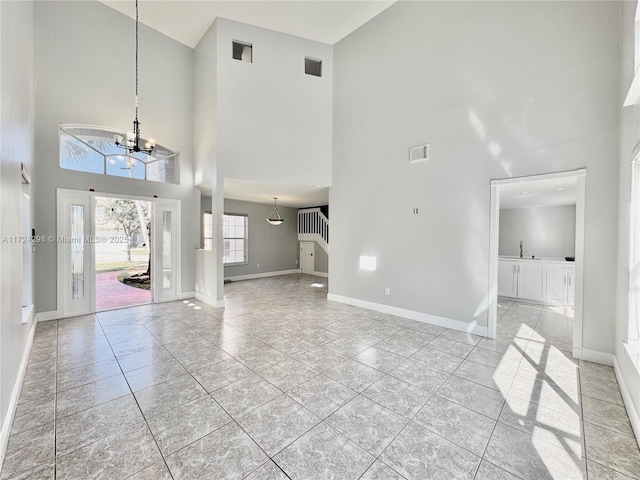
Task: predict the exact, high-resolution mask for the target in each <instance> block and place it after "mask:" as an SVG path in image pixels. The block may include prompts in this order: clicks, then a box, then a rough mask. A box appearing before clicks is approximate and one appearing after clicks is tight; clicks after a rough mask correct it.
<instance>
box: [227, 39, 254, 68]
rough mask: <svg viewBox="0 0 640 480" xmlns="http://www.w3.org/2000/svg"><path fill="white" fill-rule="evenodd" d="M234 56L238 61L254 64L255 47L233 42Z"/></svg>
mask: <svg viewBox="0 0 640 480" xmlns="http://www.w3.org/2000/svg"><path fill="white" fill-rule="evenodd" d="M232 44H233V49H232V55H233V58H235V59H236V60H240V61H241V62H248V63H253V45H251V44H250V43H245V42H238V41H236V40H233V42H232Z"/></svg>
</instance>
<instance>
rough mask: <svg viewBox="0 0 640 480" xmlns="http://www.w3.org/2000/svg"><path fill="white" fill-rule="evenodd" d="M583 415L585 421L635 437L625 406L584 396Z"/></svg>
mask: <svg viewBox="0 0 640 480" xmlns="http://www.w3.org/2000/svg"><path fill="white" fill-rule="evenodd" d="M582 415H583V419H584V421H585V422H589V423H593V424H594V425H597V426H599V427H602V428H606V429H608V430H613V431H615V432H618V433H622V434H624V435H627V436H630V437H633V436H634V434H633V430H632V429H631V423H629V417H628V416H627V411H626V409H625V408H624V407H621V406H619V405H616V404H613V403H608V402H604V401H602V400H598V399H595V398H592V397H587V396H584V397H582Z"/></svg>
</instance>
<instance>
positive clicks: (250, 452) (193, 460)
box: [167, 422, 268, 480]
mask: <svg viewBox="0 0 640 480" xmlns="http://www.w3.org/2000/svg"><path fill="white" fill-rule="evenodd" d="M267 460H268V457H267V456H266V455H265V454H264V452H263V451H262V450H261V449H260V447H258V446H257V445H256V444H255V443H254V442H253V441H252V440H251V438H249V436H248V435H247V434H246V433H244V432H243V431H242V429H241V428H240V427H239V426H238V425H237V424H236V423H235V422H232V423H229V424H228V425H226V426H224V427H222V428H221V429H219V430H216V431H215V432H213V433H211V434H209V435H207V436H206V437H204V438H201V439H200V440H197V441H195V442H194V443H192V444H191V445H189V446H187V447H185V448H183V449H182V450H179V451H177V452H176V453H174V454H173V455H170V456H169V457H168V458H167V464H168V465H169V470H170V471H171V474H172V475H173V478H174V480H210V479H214V478H215V479H218V478H220V479H222V478H224V479H225V480H235V479H241V478H244V477H246V476H247V475H248V474H249V473H251V472H252V471H254V470H255V469H256V468H258V467H259V466H261V465H262V464H263V463H265V462H266V461H267Z"/></svg>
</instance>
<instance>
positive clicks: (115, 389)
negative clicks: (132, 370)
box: [56, 374, 131, 419]
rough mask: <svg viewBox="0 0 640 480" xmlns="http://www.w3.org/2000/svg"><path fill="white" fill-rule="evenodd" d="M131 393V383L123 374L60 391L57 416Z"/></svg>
mask: <svg viewBox="0 0 640 480" xmlns="http://www.w3.org/2000/svg"><path fill="white" fill-rule="evenodd" d="M130 393H131V390H130V389H129V385H128V384H127V381H126V380H125V378H124V376H123V375H122V374H119V375H116V376H114V377H109V378H105V379H103V380H98V381H97V382H93V383H89V384H87V385H82V386H80V387H76V388H72V389H70V390H65V391H63V392H58V396H57V401H56V418H57V419H60V418H63V417H67V416H69V415H72V414H74V413H76V412H79V411H82V410H86V409H88V408H91V407H95V406H96V405H100V404H101V403H105V402H108V401H110V400H114V399H116V398H118V397H123V396H125V395H129V394H130Z"/></svg>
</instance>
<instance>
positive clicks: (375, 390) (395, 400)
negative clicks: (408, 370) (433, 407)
mask: <svg viewBox="0 0 640 480" xmlns="http://www.w3.org/2000/svg"><path fill="white" fill-rule="evenodd" d="M362 395H364V396H365V397H367V398H369V399H371V400H373V401H374V402H377V403H379V404H380V405H382V406H384V407H387V408H388V409H389V410H392V411H393V412H395V413H397V414H399V415H402V416H403V417H405V418H407V419H410V418H412V417H413V416H414V415H415V414H416V413H418V411H419V410H420V409H421V408H422V407H423V406H424V404H425V403H427V400H429V398H431V393H430V392H427V391H426V390H423V389H421V388H418V387H414V386H413V385H411V384H409V383H407V382H404V381H402V380H400V379H398V378H395V377H392V376H390V375H386V376H384V377H383V378H381V379H380V380H378V381H377V382H376V383H374V384H373V385H371V386H370V387H369V388H367V389H366V390H365V391H363V392H362Z"/></svg>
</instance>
